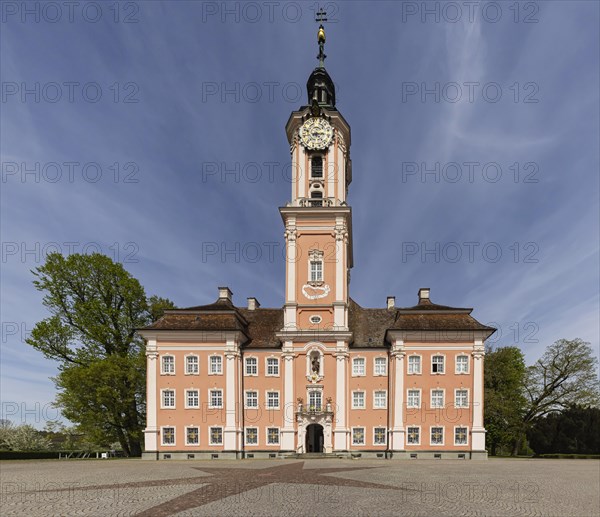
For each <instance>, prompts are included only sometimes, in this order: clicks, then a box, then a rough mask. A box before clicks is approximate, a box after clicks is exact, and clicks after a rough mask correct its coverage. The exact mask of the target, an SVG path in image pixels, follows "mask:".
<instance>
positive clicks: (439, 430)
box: [430, 427, 444, 445]
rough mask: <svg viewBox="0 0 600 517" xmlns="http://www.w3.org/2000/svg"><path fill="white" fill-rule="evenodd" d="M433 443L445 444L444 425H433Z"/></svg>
mask: <svg viewBox="0 0 600 517" xmlns="http://www.w3.org/2000/svg"><path fill="white" fill-rule="evenodd" d="M430 443H431V445H444V428H443V427H432V428H431V442H430Z"/></svg>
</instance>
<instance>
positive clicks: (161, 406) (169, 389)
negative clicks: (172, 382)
mask: <svg viewBox="0 0 600 517" xmlns="http://www.w3.org/2000/svg"><path fill="white" fill-rule="evenodd" d="M166 391H172V392H173V405H172V406H166V405H165V392H166ZM160 409H177V390H176V389H175V388H162V389H161V390H160ZM167 427H171V426H167Z"/></svg>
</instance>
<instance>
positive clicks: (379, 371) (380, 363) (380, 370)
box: [375, 357, 387, 375]
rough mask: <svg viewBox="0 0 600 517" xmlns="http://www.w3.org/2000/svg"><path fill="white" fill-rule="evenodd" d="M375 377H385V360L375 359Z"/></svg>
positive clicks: (381, 358)
mask: <svg viewBox="0 0 600 517" xmlns="http://www.w3.org/2000/svg"><path fill="white" fill-rule="evenodd" d="M375 375H387V358H385V357H376V358H375Z"/></svg>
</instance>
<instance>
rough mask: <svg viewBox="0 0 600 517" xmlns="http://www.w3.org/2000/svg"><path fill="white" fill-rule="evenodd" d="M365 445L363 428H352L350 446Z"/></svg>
mask: <svg viewBox="0 0 600 517" xmlns="http://www.w3.org/2000/svg"><path fill="white" fill-rule="evenodd" d="M364 444H365V428H364V427H353V428H352V445H364Z"/></svg>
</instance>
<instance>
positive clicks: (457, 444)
mask: <svg viewBox="0 0 600 517" xmlns="http://www.w3.org/2000/svg"><path fill="white" fill-rule="evenodd" d="M457 429H465V430H466V433H465V434H466V436H467V441H466V442H465V443H456V430H457ZM454 445H456V446H458V447H467V446H468V445H469V428H468V426H466V425H455V426H454Z"/></svg>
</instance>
